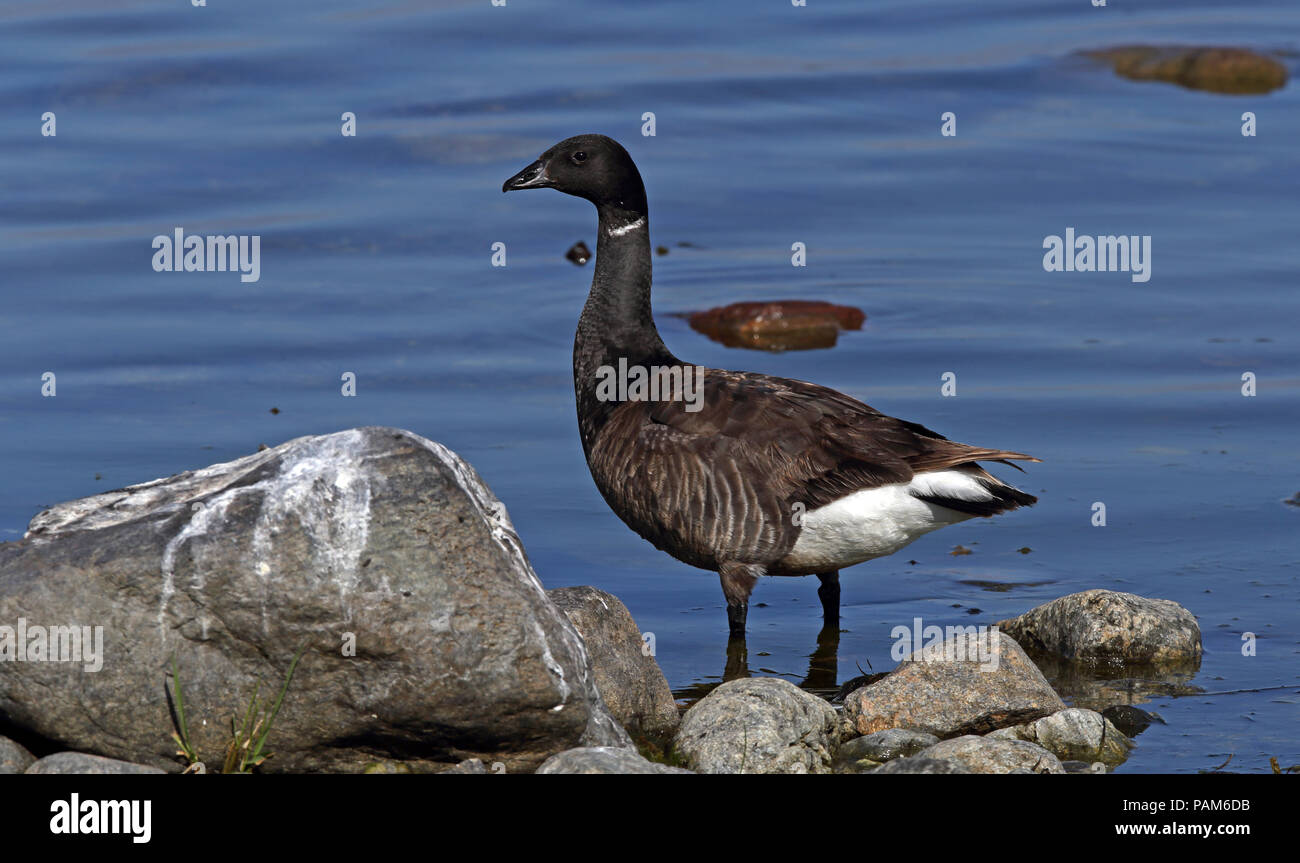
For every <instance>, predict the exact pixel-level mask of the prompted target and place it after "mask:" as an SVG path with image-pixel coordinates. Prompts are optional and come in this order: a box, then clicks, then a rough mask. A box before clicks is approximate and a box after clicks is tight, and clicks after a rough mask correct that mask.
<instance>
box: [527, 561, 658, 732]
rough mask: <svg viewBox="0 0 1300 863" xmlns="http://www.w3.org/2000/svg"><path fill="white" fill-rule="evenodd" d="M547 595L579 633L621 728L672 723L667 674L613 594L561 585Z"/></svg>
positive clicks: (654, 727) (650, 727)
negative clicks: (665, 674) (665, 675)
mask: <svg viewBox="0 0 1300 863" xmlns="http://www.w3.org/2000/svg"><path fill="white" fill-rule="evenodd" d="M546 595H547V596H549V597H550V598H551V601H552V602H554V603H555V604H556V606H558V607H559V609H560V611H563V612H564V614H565V616H567V617H568V618H569V622H570V623H572V624H573V625H574V626H575V627H576V628H577V630H578V634H579V635H581V636H582V640H583V642H584V643H585V644H586V646H587V654H588V656H590V657H591V667H592V670H593V671H594V672H595V675H596V689H598V690H600V695H601V698H602V699H604V701H605V704H606V706H608V707H609V711H610V713H612V714H614V718H615V719H617V720H618V721H619V722H620V723H622V725H623V727H624V728H628V729H636V730H642V731H648V732H664V731H671V730H672V729H674V728H676V727H677V722H678V719H679V717H678V713H677V702H676V701H674V700H673V692H672V690H671V689H669V688H668V679H667V678H665V677H664V673H663V671H662V670H660V668H659V665H658V663H656V662H655V660H654V657H653V656H651V655H650V654H649V652H648V651H647V650H646V648H645V642H644V641H643V640H642V636H641V630H640V629H638V628H637V625H636V621H635V620H633V619H632V614H631V613H630V612H629V611H628V610H627V606H625V605H624V604H623V603H622V602H620V601H619V599H618V597H616V596H614V595H613V594H609V593H606V592H605V591H603V590H597V589H596V588H594V587H561V588H558V589H556V590H548V591H547V592H546Z"/></svg>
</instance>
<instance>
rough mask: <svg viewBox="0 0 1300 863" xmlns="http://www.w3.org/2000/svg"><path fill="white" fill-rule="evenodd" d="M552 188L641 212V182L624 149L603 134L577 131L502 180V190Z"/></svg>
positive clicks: (603, 205) (598, 203) (643, 207)
mask: <svg viewBox="0 0 1300 863" xmlns="http://www.w3.org/2000/svg"><path fill="white" fill-rule="evenodd" d="M521 189H555V190H556V191H559V192H564V193H565V194H566V195H573V196H575V197H578V198H585V199H586V200H588V201H591V202H592V203H593V204H595V205H596V207H597V208H599V209H605V208H610V209H618V210H624V211H630V212H636V213H642V214H644V213H645V210H646V202H645V185H644V184H643V183H642V182H641V173H640V172H639V171H637V169H636V163H634V162H633V161H632V157H631V156H629V155H628V154H627V150H624V149H623V146H622V145H621V144H619V143H618V141H615V140H614V139H613V138H607V137H605V136H604V135H577V136H575V137H572V138H566V139H564V140H563V141H561V142H560V143H558V144H556V145H555V146H553V147H551V148H550V149H549V150H547V151H546V152H545V153H543V154H542V155H541V156H540V157H538V159H537V161H535V162H533V163H532V164H531V165H529V166H528V167H526V168H524V169H523V170H522V171H520V172H519V173H517V174H515V175H514V176H513V177H511V178H510V179H509V180H506V181H505V183H504V184H502V186H501V191H503V192H515V191H519V190H521Z"/></svg>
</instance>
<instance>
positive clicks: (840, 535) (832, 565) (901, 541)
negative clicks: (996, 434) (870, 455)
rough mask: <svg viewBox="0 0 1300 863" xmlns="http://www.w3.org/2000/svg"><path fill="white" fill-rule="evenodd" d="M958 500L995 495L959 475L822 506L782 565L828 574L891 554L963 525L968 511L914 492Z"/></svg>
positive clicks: (927, 476) (921, 478) (928, 476)
mask: <svg viewBox="0 0 1300 863" xmlns="http://www.w3.org/2000/svg"><path fill="white" fill-rule="evenodd" d="M913 491H915V492H916V493H917V494H924V495H940V496H943V497H951V498H956V499H958V500H971V501H980V500H992V499H993V494H992V493H991V492H990V491H989V490H988V489H986V488H984V486H982V485H981V484H980V483H979V482H977V481H976V480H975V479H974V478H973V477H971V476H970V475H969V474H967V473H963V472H961V471H958V470H943V471H933V472H930V473H923V474H918V475H917V476H915V477H913V478H912V481H911V482H908V483H895V484H893V485H885V486H881V487H880V488H871V489H866V490H864V491H858V492H854V493H853V494H851V495H849V496H847V497H842V498H840V499H839V500H837V501H833V502H831V503H828V504H826V505H825V506H822V507H818V508H817V509H814V510H811V511H809V512H808V513H806V514H805V515H804V517H803V530H802V532H801V533H800V534H799V539H798V541H797V542H795V544H794V548H793V549H791V550H790V553H789V554H788V555H786V556H785V558H784V559H783V560H782V561H781V564H782V566H787V567H791V568H793V569H807V570H808V571H809V572H828V571H830V570H833V569H840V568H842V567H846V566H852V565H853V564H855V563H862V561H864V560H871V559H873V558H877V557H884V556H885V555H887V554H893V553H894V552H896V551H898V550H899V549H900V548H902V547H903V546H905V545H907V544H908V543H910V542H912V540H914V539H916V538H918V537H921V536H924V535H925V534H927V533H929V532H930V531H932V530H938V529H939V528H941V527H947V526H948V525H950V524H956V523H957V522H959V521H965V520H966V519H968V518H972V516H970V515H967V514H966V513H964V512H957V511H956V510H951V509H948V508H947V507H943V506H936V505H935V504H932V503H926V502H925V501H923V500H921V499H920V498H917V497H915V496H914V495H913V494H912V492H913Z"/></svg>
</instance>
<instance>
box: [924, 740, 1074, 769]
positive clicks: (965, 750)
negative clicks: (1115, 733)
mask: <svg viewBox="0 0 1300 863" xmlns="http://www.w3.org/2000/svg"><path fill="white" fill-rule="evenodd" d="M914 757H916V758H938V759H941V760H945V761H956V762H957V763H959V764H961V765H963V766H965V767H966V768H968V769H969V770H970V771H971V772H973V773H1010V772H1011V771H1012V770H1014V769H1015V768H1022V769H1024V770H1028V771H1030V772H1031V773H1064V772H1065V768H1064V767H1062V766H1061V761H1060V759H1059V758H1057V757H1056V756H1055V755H1053V754H1052V753H1050V752H1048V751H1047V750H1046V749H1044V748H1043V747H1041V746H1039V745H1038V744H1036V743H1030V742H1029V741H1027V740H1003V739H998V738H995V737H978V736H976V735H974V734H967V735H965V736H962V737H954V738H952V739H951V740H944V741H941V742H939V743H936V744H935V745H933V746H931V747H930V748H928V749H923V750H921V751H920V752H918V753H917V754H916V755H915V756H914Z"/></svg>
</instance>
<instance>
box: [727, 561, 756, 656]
mask: <svg viewBox="0 0 1300 863" xmlns="http://www.w3.org/2000/svg"><path fill="white" fill-rule="evenodd" d="M762 574H763V567H761V566H756V565H754V564H747V563H734V562H731V561H728V562H726V563H724V564H722V566H720V567H718V577H719V578H720V579H721V581H722V595H723V596H725V597H726V598H727V623H728V625H729V626H730V627H731V637H732V638H737V637H739V638H744V637H745V619H746V618H747V617H748V616H749V595H750V593H752V592H753V590H754V585H755V584H757V583H758V577H759V576H760V575H762Z"/></svg>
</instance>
